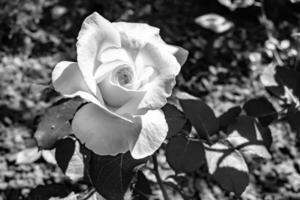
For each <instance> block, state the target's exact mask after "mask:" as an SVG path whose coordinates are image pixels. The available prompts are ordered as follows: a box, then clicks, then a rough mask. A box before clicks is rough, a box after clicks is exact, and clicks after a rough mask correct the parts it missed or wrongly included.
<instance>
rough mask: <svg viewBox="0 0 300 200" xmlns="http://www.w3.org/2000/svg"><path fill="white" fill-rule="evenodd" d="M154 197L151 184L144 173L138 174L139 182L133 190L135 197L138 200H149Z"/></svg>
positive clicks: (139, 172)
mask: <svg viewBox="0 0 300 200" xmlns="http://www.w3.org/2000/svg"><path fill="white" fill-rule="evenodd" d="M151 195H152V190H151V183H150V181H149V180H148V179H147V177H146V176H145V175H144V173H143V172H141V171H138V172H137V182H136V184H135V186H134V189H133V196H134V199H136V200H148V199H149V196H151Z"/></svg>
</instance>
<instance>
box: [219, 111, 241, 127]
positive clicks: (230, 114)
mask: <svg viewBox="0 0 300 200" xmlns="http://www.w3.org/2000/svg"><path fill="white" fill-rule="evenodd" d="M241 111H242V108H241V107H240V106H235V107H233V108H230V109H229V110H227V111H226V112H225V113H223V114H222V115H220V116H219V117H218V119H219V124H220V128H226V127H227V126H228V125H229V124H231V123H232V122H234V120H235V119H236V118H237V117H238V116H239V115H240V113H241Z"/></svg>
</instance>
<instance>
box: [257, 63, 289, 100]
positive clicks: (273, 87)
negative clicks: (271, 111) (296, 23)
mask: <svg viewBox="0 0 300 200" xmlns="http://www.w3.org/2000/svg"><path fill="white" fill-rule="evenodd" d="M275 74H276V70H275V65H273V64H272V65H269V66H268V67H265V68H264V69H263V71H262V73H261V76H260V81H261V82H262V84H263V85H264V86H265V88H266V89H267V91H268V92H269V93H270V94H271V95H273V96H276V97H278V98H284V96H285V91H284V87H283V86H282V85H280V84H278V83H277V81H276V79H275Z"/></svg>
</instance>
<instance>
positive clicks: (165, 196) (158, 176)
mask: <svg viewBox="0 0 300 200" xmlns="http://www.w3.org/2000/svg"><path fill="white" fill-rule="evenodd" d="M152 160H153V165H154V168H153V170H154V175H155V177H156V180H157V183H158V185H159V187H160V189H161V191H162V194H163V197H164V200H170V199H169V197H168V194H167V191H166V189H165V187H164V184H163V182H162V180H161V177H160V175H159V172H158V163H157V158H156V153H155V154H154V155H153V156H152Z"/></svg>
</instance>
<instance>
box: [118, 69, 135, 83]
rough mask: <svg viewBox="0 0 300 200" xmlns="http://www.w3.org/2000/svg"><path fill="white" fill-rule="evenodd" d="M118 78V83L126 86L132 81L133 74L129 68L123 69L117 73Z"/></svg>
mask: <svg viewBox="0 0 300 200" xmlns="http://www.w3.org/2000/svg"><path fill="white" fill-rule="evenodd" d="M116 77H117V79H118V83H119V84H120V85H121V86H125V85H127V84H129V83H131V81H132V77H133V72H132V70H130V69H128V68H122V69H120V70H118V71H117V72H116Z"/></svg>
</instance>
